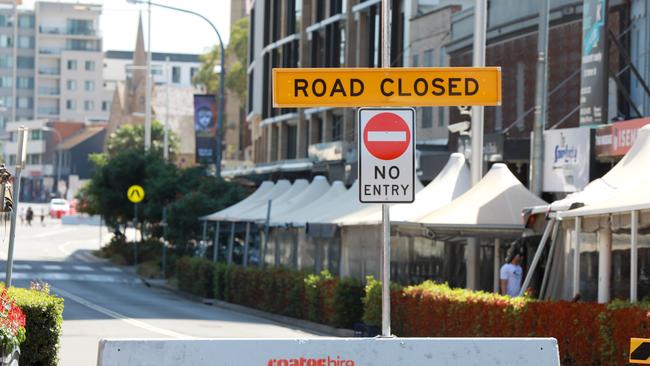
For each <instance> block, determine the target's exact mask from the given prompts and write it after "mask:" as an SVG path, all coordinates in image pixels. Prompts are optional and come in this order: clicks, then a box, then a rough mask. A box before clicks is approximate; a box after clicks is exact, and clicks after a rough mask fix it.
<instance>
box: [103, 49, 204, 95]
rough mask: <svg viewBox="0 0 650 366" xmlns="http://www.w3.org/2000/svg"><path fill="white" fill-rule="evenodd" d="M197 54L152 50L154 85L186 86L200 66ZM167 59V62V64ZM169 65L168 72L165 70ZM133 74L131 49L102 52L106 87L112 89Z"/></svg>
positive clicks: (188, 85)
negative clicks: (168, 83)
mask: <svg viewBox="0 0 650 366" xmlns="http://www.w3.org/2000/svg"><path fill="white" fill-rule="evenodd" d="M199 56H200V55H197V54H185V53H166V52H153V53H152V54H151V74H152V75H153V81H154V83H155V84H156V85H163V84H166V83H167V82H168V81H169V82H170V83H171V85H172V86H175V87H183V88H188V87H191V86H192V78H193V77H194V74H196V72H197V71H198V70H199V67H200V66H201V60H199ZM167 59H169V64H167ZM167 66H169V69H170V72H169V74H166V73H165V70H166V68H167ZM132 74H133V51H117V50H108V51H106V52H105V53H104V70H103V75H104V83H105V87H106V89H109V90H114V89H115V85H116V84H117V83H118V82H120V81H124V80H126V79H127V77H131V75H132Z"/></svg>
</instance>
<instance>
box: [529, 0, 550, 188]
mask: <svg viewBox="0 0 650 366" xmlns="http://www.w3.org/2000/svg"><path fill="white" fill-rule="evenodd" d="M548 17H549V0H542V2H541V8H540V12H539V27H538V28H537V80H536V82H535V123H534V125H533V141H532V144H533V149H532V153H533V155H532V156H531V166H530V169H531V173H532V174H531V181H530V190H531V191H532V192H533V193H535V194H536V195H538V196H541V195H542V182H543V176H542V174H543V169H544V166H543V165H544V129H545V128H546V102H547V96H548V91H547V89H548V88H547V85H546V72H547V69H548V68H547V59H548Z"/></svg>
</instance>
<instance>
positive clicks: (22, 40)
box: [18, 36, 34, 48]
mask: <svg viewBox="0 0 650 366" xmlns="http://www.w3.org/2000/svg"><path fill="white" fill-rule="evenodd" d="M18 48H34V37H30V36H19V37H18Z"/></svg>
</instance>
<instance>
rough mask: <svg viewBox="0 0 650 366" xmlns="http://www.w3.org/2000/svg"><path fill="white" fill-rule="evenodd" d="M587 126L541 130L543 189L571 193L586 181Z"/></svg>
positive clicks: (582, 186) (587, 175)
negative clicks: (542, 140)
mask: <svg viewBox="0 0 650 366" xmlns="http://www.w3.org/2000/svg"><path fill="white" fill-rule="evenodd" d="M590 132H591V130H590V129H589V128H567V129H563V130H547V131H544V183H543V190H544V191H545V192H575V191H579V190H581V189H582V188H584V187H585V186H586V185H587V183H589V147H590V146H589V145H590V144H589V141H590Z"/></svg>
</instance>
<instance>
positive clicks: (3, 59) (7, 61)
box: [0, 56, 13, 68]
mask: <svg viewBox="0 0 650 366" xmlns="http://www.w3.org/2000/svg"><path fill="white" fill-rule="evenodd" d="M11 60H12V58H11V56H0V67H4V68H9V67H11V66H12V65H13V64H12V63H11Z"/></svg>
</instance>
